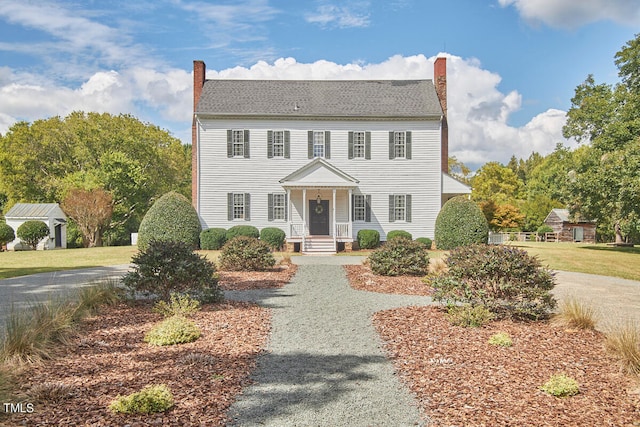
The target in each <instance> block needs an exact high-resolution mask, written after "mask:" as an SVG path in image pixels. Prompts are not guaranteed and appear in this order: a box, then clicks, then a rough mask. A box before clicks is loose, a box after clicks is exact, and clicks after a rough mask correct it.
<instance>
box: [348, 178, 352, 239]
mask: <svg viewBox="0 0 640 427" xmlns="http://www.w3.org/2000/svg"><path fill="white" fill-rule="evenodd" d="M352 195H353V188H350V189H349V212H348V215H349V232H350V233H351V236H349V237H350V238H351V239H353V216H352V215H351V212H353V206H351V203H353V196H352Z"/></svg>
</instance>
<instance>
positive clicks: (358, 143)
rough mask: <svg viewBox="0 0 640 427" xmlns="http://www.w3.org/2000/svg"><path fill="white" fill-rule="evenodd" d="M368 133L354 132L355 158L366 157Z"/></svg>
mask: <svg viewBox="0 0 640 427" xmlns="http://www.w3.org/2000/svg"><path fill="white" fill-rule="evenodd" d="M366 150H367V145H366V132H364V131H354V132H353V158H354V159H364V158H365V156H366Z"/></svg>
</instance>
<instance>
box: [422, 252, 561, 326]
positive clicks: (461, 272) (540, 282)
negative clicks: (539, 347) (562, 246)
mask: <svg viewBox="0 0 640 427" xmlns="http://www.w3.org/2000/svg"><path fill="white" fill-rule="evenodd" d="M447 265H448V266H449V271H448V272H447V273H446V274H445V275H442V276H437V277H434V278H433V279H432V280H431V285H432V287H433V288H434V293H433V299H434V300H435V301H445V302H446V303H447V304H454V303H458V302H462V303H466V304H471V305H472V306H478V305H479V306H484V307H486V308H487V309H489V310H490V311H491V312H492V313H493V314H495V315H496V317H498V318H510V317H513V318H516V319H540V318H544V317H547V316H548V315H549V313H550V311H551V310H552V309H553V308H554V307H555V306H556V300H555V299H554V298H553V297H552V296H551V294H550V291H551V290H552V289H553V287H554V286H555V279H554V277H553V274H552V273H551V271H550V270H549V269H547V268H543V267H542V266H541V264H540V261H539V260H538V259H537V258H535V257H532V256H529V254H527V252H526V251H524V250H521V249H518V248H514V247H511V246H501V245H497V246H490V245H471V246H461V247H458V248H457V249H454V250H453V251H451V253H450V254H449V257H448V258H447Z"/></svg>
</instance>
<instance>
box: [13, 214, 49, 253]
mask: <svg viewBox="0 0 640 427" xmlns="http://www.w3.org/2000/svg"><path fill="white" fill-rule="evenodd" d="M16 234H17V235H18V237H19V238H20V240H22V241H23V242H24V243H26V244H27V245H29V246H31V248H32V249H33V250H35V249H36V248H37V247H38V243H40V241H41V240H42V239H44V238H45V237H47V236H48V235H49V226H48V225H47V224H45V223H44V222H42V221H37V220H31V221H25V222H23V223H22V224H20V226H19V227H18V229H17V230H16Z"/></svg>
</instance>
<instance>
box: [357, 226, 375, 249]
mask: <svg viewBox="0 0 640 427" xmlns="http://www.w3.org/2000/svg"><path fill="white" fill-rule="evenodd" d="M357 238H358V246H359V247H360V249H375V248H377V247H378V246H379V245H380V233H379V232H378V231H377V230H360V231H358V235H357Z"/></svg>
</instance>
